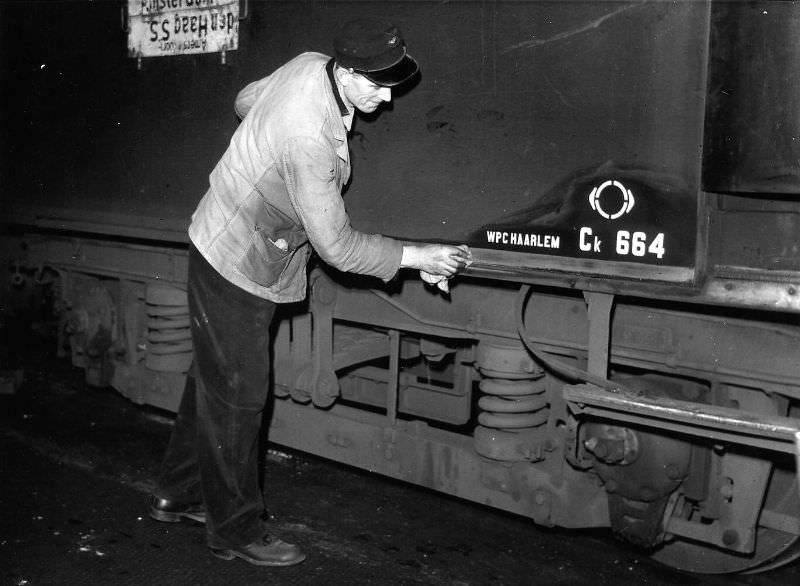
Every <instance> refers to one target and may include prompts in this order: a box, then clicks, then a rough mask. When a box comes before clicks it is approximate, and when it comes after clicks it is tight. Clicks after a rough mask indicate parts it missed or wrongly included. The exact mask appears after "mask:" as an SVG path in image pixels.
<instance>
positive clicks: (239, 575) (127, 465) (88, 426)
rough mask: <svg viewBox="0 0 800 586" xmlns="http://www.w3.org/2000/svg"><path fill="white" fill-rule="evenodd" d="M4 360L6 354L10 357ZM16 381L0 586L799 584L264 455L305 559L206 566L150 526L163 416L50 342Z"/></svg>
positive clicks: (799, 574)
mask: <svg viewBox="0 0 800 586" xmlns="http://www.w3.org/2000/svg"><path fill="white" fill-rule="evenodd" d="M7 350H8V349H7ZM23 362H24V364H22V366H24V367H25V374H26V382H25V383H24V384H23V385H22V386H21V387H20V388H19V389H18V391H17V392H16V394H14V395H0V585H2V586H5V585H15V586H22V585H31V586H39V585H62V584H63V585H69V586H73V585H75V586H77V585H81V584H115V585H116V584H126V585H127V584H131V585H147V586H158V585H162V584H164V585H169V584H179V585H184V584H186V585H203V584H212V585H215V584H235V585H236V586H246V585H249V584H276V585H288V584H303V585H313V584H320V585H322V584H354V585H361V584H364V585H370V584H374V585H382V584H387V585H388V584H433V585H445V584H446V585H483V584H486V585H501V584H502V585H516V584H520V585H522V584H547V585H550V584H570V585H573V584H592V585H603V584H609V585H611V584H614V585H616V584H653V585H662V584H663V585H672V584H723V583H724V584H757V585H761V584H798V583H800V568H798V566H794V567H792V568H790V569H787V570H782V571H780V572H776V573H773V574H771V575H766V576H765V575H759V576H736V577H726V578H720V577H703V576H696V575H687V574H682V573H679V572H675V571H672V570H670V569H668V568H664V567H662V566H659V565H657V564H655V563H653V562H652V561H650V560H649V559H648V558H646V557H643V556H639V555H638V554H636V553H635V552H632V551H631V550H629V549H626V548H625V547H623V546H621V545H618V544H616V543H615V542H613V541H612V540H611V539H610V537H609V536H608V535H607V534H606V533H604V532H599V533H598V532H592V533H585V532H566V531H551V530H544V529H541V528H539V527H536V526H535V525H533V524H532V523H531V522H529V521H528V520H526V519H521V518H518V517H514V516H509V515H505V514H502V513H498V512H497V511H494V510H490V509H486V508H482V507H479V506H475V505H472V504H470V503H465V502H462V501H458V500H454V499H451V498H447V497H444V496H442V495H439V494H436V493H432V492H428V491H424V490H420V489H418V488H416V487H412V486H408V485H405V484H401V483H396V482H392V481H388V480H386V479H383V478H380V477H377V476H372V475H369V474H365V473H362V472H359V471H355V470H352V469H349V468H344V467H341V466H338V465H335V464H332V463H330V462H326V461H322V460H319V459H316V458H311V457H307V456H304V455H302V454H297V453H289V452H287V451H285V450H283V449H282V448H280V447H278V446H271V450H270V451H269V453H268V457H267V459H266V462H265V472H266V475H265V478H266V480H265V483H266V493H267V502H268V505H269V508H270V514H271V517H272V522H273V524H274V527H275V529H276V533H278V534H280V535H281V537H283V538H284V539H286V540H287V541H293V542H296V543H299V544H300V545H301V546H302V547H303V548H304V550H305V551H306V553H307V555H308V559H307V560H306V562H304V563H303V564H301V565H299V566H296V567H292V568H256V567H253V566H250V565H248V564H246V563H244V562H241V561H240V560H236V561H231V562H225V561H221V560H218V559H216V558H213V557H211V556H210V555H209V554H208V552H207V550H206V547H205V535H204V531H203V527H202V526H201V525H197V524H190V523H185V524H183V523H182V524H178V525H170V524H161V523H156V522H154V521H151V520H150V519H149V518H148V517H147V516H146V511H145V509H146V502H147V494H148V492H149V489H150V488H151V486H152V484H153V479H154V477H155V474H156V470H157V467H158V462H159V459H160V457H161V453H162V451H163V449H164V447H165V445H166V442H167V439H168V437H169V433H170V429H171V424H172V422H171V418H170V416H169V415H168V414H165V413H163V412H157V411H154V410H151V409H148V408H145V407H141V406H137V405H134V404H132V403H130V402H129V401H127V400H125V399H124V398H122V397H121V396H119V395H118V394H116V393H115V392H114V391H112V390H108V389H94V388H91V387H88V386H87V385H86V384H85V383H84V381H83V375H82V373H81V371H79V370H77V369H74V368H72V367H71V366H70V365H69V364H68V363H65V362H64V361H58V360H55V359H54V358H53V357H52V356H50V354H49V352H48V351H47V348H46V347H38V346H36V345H35V344H33V345H30V346H29V347H26V350H25V356H24V360H23Z"/></svg>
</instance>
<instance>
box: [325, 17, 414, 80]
mask: <svg viewBox="0 0 800 586" xmlns="http://www.w3.org/2000/svg"><path fill="white" fill-rule="evenodd" d="M333 49H334V52H335V55H336V63H338V64H339V65H341V66H342V67H346V68H347V69H352V70H353V71H355V72H356V73H360V74H361V75H363V76H364V77H366V78H367V79H369V80H370V81H372V82H373V83H376V84H378V85H382V86H386V87H391V86H395V85H398V84H401V83H403V82H404V81H406V80H408V79H409V78H411V77H412V76H413V75H414V74H415V73H416V72H417V71H419V66H418V65H417V62H416V61H415V60H414V59H413V58H412V57H411V56H410V55H409V54H408V53H407V52H406V44H405V42H404V41H403V37H402V36H400V29H398V28H397V27H396V26H394V25H393V24H390V23H388V22H386V21H383V20H373V19H364V18H362V19H358V20H351V21H350V22H348V23H346V24H345V25H344V26H343V27H342V28H341V30H340V31H339V33H338V34H337V35H336V38H334V40H333Z"/></svg>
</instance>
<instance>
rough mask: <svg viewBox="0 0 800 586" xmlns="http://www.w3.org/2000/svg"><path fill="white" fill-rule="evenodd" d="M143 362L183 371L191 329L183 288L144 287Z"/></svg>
mask: <svg viewBox="0 0 800 586" xmlns="http://www.w3.org/2000/svg"><path fill="white" fill-rule="evenodd" d="M146 299H147V335H146V339H147V353H146V355H145V364H146V365H147V367H148V368H150V369H152V370H157V371H167V372H186V371H187V370H188V368H189V365H190V364H191V360H192V332H191V328H190V321H189V319H190V318H189V305H188V301H187V299H186V292H185V291H182V290H180V289H177V288H174V287H166V286H163V285H162V286H150V287H148V288H147V296H146Z"/></svg>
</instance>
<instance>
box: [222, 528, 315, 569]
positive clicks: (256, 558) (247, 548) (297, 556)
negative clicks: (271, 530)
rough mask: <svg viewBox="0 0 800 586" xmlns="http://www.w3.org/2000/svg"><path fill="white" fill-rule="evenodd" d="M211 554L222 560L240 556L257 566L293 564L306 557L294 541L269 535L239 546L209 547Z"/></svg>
mask: <svg viewBox="0 0 800 586" xmlns="http://www.w3.org/2000/svg"><path fill="white" fill-rule="evenodd" d="M209 550H210V551H211V555H213V556H215V557H218V558H219V559H221V560H232V559H233V558H240V559H243V560H244V561H246V562H247V563H249V564H253V565H255V566H293V565H295V564H299V563H300V562H302V561H303V560H304V559H306V556H305V554H304V553H303V552H302V551H300V548H299V547H298V546H296V545H294V544H293V543H286V542H285V541H281V540H280V539H276V538H274V537H270V536H269V535H267V536H266V537H264V539H263V540H261V541H256V542H254V543H250V544H248V545H243V546H241V547H237V548H231V549H225V548H218V547H209Z"/></svg>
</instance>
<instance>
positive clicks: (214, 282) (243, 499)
mask: <svg viewBox="0 0 800 586" xmlns="http://www.w3.org/2000/svg"><path fill="white" fill-rule="evenodd" d="M334 49H335V57H334V58H333V59H331V58H328V57H326V56H324V55H321V54H318V53H304V54H302V55H299V56H298V57H296V58H294V59H293V60H291V61H289V62H288V63H286V64H285V65H283V66H282V67H280V68H279V69H277V70H276V71H275V72H273V73H272V74H271V75H269V76H268V77H266V78H264V79H261V80H259V81H256V82H254V83H252V84H250V85H248V86H247V87H246V88H244V90H242V91H241V92H240V93H239V95H238V96H237V99H236V104H235V109H236V112H237V114H238V115H239V117H240V118H242V122H241V124H240V125H239V127H238V128H237V130H236V132H235V133H234V135H233V137H232V139H231V142H230V146H229V147H228V149H227V151H226V152H225V154H224V155H223V156H222V158H221V159H220V161H219V162H218V164H217V166H216V167H215V168H214V170H213V171H212V173H211V175H210V177H209V181H210V188H209V190H208V192H207V193H206V195H205V197H203V199H202V200H201V201H200V204H199V205H198V208H197V210H196V211H195V213H194V214H193V216H192V223H191V226H190V227H189V236H190V239H191V242H192V246H191V248H190V252H189V278H188V283H187V287H188V297H189V310H190V314H191V318H192V319H191V326H192V341H193V344H194V358H195V360H194V364H193V367H192V371H191V372H190V373H189V376H188V377H187V381H186V388H185V391H184V395H183V399H182V401H181V405H180V408H179V411H178V417H177V420H176V423H175V428H174V430H173V433H172V437H171V439H170V443H169V446H168V448H167V451H166V454H165V456H164V461H163V463H162V471H161V474H160V477H159V479H158V487H157V489H156V490H155V491H154V494H153V497H152V499H151V504H150V516H151V517H153V518H154V519H156V520H159V521H167V522H176V521H180V520H181V519H182V518H189V519H195V520H199V521H204V522H205V523H206V535H207V541H208V545H209V548H210V550H211V553H212V554H213V555H215V556H217V557H219V558H222V559H226V560H230V559H234V558H236V557H238V558H241V559H243V560H245V561H247V562H249V563H252V564H256V565H270V566H273V565H275V566H281V565H292V564H296V563H299V562H301V561H303V559H305V556H304V554H303V553H302V552H301V551H300V549H299V548H298V547H297V546H296V545H293V544H289V543H285V542H283V541H281V540H279V539H277V538H275V537H274V536H269V535H267V530H266V527H265V526H264V524H263V521H262V519H263V509H264V505H263V496H262V494H261V492H260V489H259V478H258V466H257V446H258V436H259V431H260V424H261V412H262V409H263V407H264V404H265V401H266V398H267V390H268V375H269V364H268V356H269V350H268V347H269V342H270V339H269V325H270V322H271V320H272V317H273V314H274V311H275V306H276V304H277V303H288V302H294V301H299V300H301V299H303V298H304V297H305V294H306V263H307V260H308V256H309V254H310V250H311V248H312V247H313V249H314V250H315V251H316V253H317V254H318V255H319V257H320V258H321V259H322V260H323V261H325V262H327V263H328V264H330V265H332V266H334V267H336V268H337V269H339V270H342V271H351V272H355V273H361V274H367V275H373V276H376V277H379V278H381V279H383V280H384V281H388V280H390V279H392V278H393V277H394V276H395V275H396V273H397V271H398V269H399V268H402V267H410V268H415V269H419V270H420V271H421V272H422V275H423V278H424V279H425V280H426V281H427V282H436V283H438V284H439V286H440V288H442V289H443V290H446V283H447V279H448V278H449V277H451V276H453V275H454V274H456V273H457V272H458V271H459V270H461V269H463V268H464V267H465V266H466V265H467V264H468V263H469V262H470V252H469V249H468V248H467V247H466V246H447V245H432V244H431V245H406V244H403V243H401V242H399V241H397V240H393V239H391V238H387V237H384V236H381V235H377V234H364V233H362V232H358V231H356V230H354V229H353V228H352V227H351V225H350V221H349V219H348V216H347V214H346V212H345V209H344V203H343V201H342V197H341V190H342V188H343V186H344V185H345V184H346V182H347V181H348V179H349V175H350V160H349V154H348V147H347V133H348V131H349V130H350V127H351V124H352V120H353V115H354V112H355V110H359V111H360V112H364V113H371V112H374V111H375V110H376V109H377V108H378V107H379V106H380V105H381V104H382V103H383V102H388V101H389V100H390V99H391V94H392V88H393V87H395V86H397V85H399V84H401V83H403V82H405V81H407V80H409V79H410V78H411V77H413V76H414V75H415V74H416V73H417V63H416V61H414V59H412V58H411V57H410V56H409V55H408V54H407V53H406V48H405V44H404V42H403V40H402V38H401V36H400V32H399V31H398V29H397V27H395V26H392V25H391V24H388V23H385V22H381V21H375V20H357V21H353V22H350V23H347V24H346V25H345V26H344V27H343V28H342V30H341V32H340V34H339V35H338V36H337V37H336V39H335V41H334Z"/></svg>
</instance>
